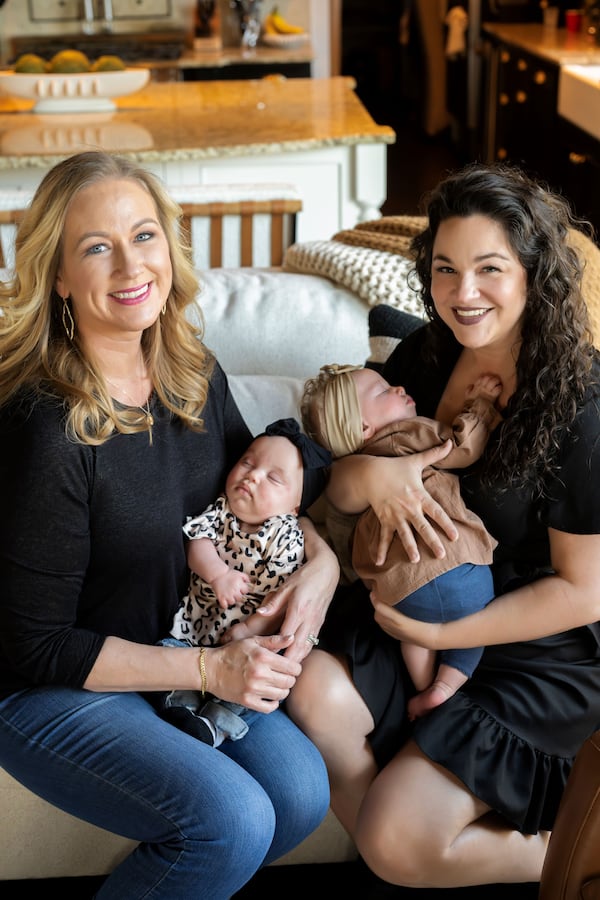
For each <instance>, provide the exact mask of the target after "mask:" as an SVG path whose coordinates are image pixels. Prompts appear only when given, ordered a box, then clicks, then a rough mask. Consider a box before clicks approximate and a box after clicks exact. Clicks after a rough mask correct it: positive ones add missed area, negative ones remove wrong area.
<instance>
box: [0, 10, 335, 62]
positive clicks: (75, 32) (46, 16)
mask: <svg viewBox="0 0 600 900" xmlns="http://www.w3.org/2000/svg"><path fill="white" fill-rule="evenodd" d="M217 2H218V3H219V9H220V20H221V27H222V30H224V31H226V32H227V33H226V34H224V35H223V37H224V41H223V43H224V44H231V43H235V41H236V39H237V38H236V33H235V32H236V30H237V28H238V26H237V19H236V17H235V13H233V11H232V9H231V4H230V2H229V0H217ZM312 2H314V0H312ZM320 2H321V3H324V4H326V5H328V3H329V0H320ZM275 5H277V6H278V8H279V10H280V12H281V13H282V15H288V16H289V17H290V21H293V22H295V23H296V24H298V25H302V26H303V27H304V28H305V29H306V30H309V20H310V7H311V6H312V3H311V2H309V0H279V2H277V0H262V3H260V10H261V18H264V16H265V15H266V14H267V13H269V12H271V10H272V8H273V6H275ZM195 9H196V0H5V3H4V5H3V6H2V7H1V8H0V65H7V64H9V63H10V62H12V61H13V60H14V57H15V47H17V48H19V47H22V46H24V45H26V44H27V42H28V41H29V42H31V41H35V40H36V39H38V38H39V39H40V42H44V43H45V44H46V45H47V44H48V43H49V42H52V41H54V40H56V41H64V43H65V44H68V41H69V38H70V37H71V36H73V37H78V36H81V35H87V36H89V35H93V36H95V37H96V38H109V37H110V35H111V34H114V35H119V36H126V35H152V34H154V35H155V36H158V35H161V36H162V35H164V36H165V38H167V37H169V36H177V35H179V36H181V41H182V44H183V42H185V43H186V44H188V45H191V43H192V40H191V38H192V37H193V29H194V21H195ZM232 23H233V24H232ZM173 52H176V51H175V49H174V51H173Z"/></svg>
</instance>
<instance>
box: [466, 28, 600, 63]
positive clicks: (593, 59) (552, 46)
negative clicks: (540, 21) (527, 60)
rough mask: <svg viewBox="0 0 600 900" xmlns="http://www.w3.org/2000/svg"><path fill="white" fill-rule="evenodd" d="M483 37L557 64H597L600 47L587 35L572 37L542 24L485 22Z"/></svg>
mask: <svg viewBox="0 0 600 900" xmlns="http://www.w3.org/2000/svg"><path fill="white" fill-rule="evenodd" d="M482 29H483V31H484V33H485V34H488V35H490V36H493V37H495V38H497V39H498V40H500V41H503V42H504V43H507V44H513V45H514V46H515V47H520V48H521V49H522V50H527V51H528V52H529V53H534V54H536V55H537V56H540V57H543V58H544V59H548V60H550V61H551V62H554V63H556V64H557V65H559V66H560V65H567V64H569V65H573V64H575V65H589V64H590V63H600V44H597V43H596V42H595V41H594V40H593V39H592V38H591V37H590V36H589V35H588V34H585V33H584V32H580V33H578V34H572V33H571V32H569V31H567V30H566V28H545V27H544V26H543V25H531V24H519V25H503V24H502V25H498V24H496V23H488V22H485V23H484V24H483V26H482Z"/></svg>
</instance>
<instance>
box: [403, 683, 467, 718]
mask: <svg viewBox="0 0 600 900" xmlns="http://www.w3.org/2000/svg"><path fill="white" fill-rule="evenodd" d="M455 692H456V688H453V687H450V685H449V684H446V682H445V681H439V680H436V681H433V682H432V683H431V684H430V685H429V687H428V688H426V689H425V690H424V691H421V693H420V694H416V695H415V696H414V697H411V699H410V700H409V701H408V718H409V720H410V721H411V722H414V720H415V719H418V718H420V717H421V716H425V715H427V713H428V712H430V711H431V710H432V709H435V707H436V706H441V704H442V703H445V701H446V700H447V699H448V697H451V696H452V695H453V694H454V693H455Z"/></svg>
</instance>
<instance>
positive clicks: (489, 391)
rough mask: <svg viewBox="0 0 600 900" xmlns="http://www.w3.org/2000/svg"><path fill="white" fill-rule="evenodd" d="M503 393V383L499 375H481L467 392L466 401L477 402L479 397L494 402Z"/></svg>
mask: <svg viewBox="0 0 600 900" xmlns="http://www.w3.org/2000/svg"><path fill="white" fill-rule="evenodd" d="M501 393H502V382H501V380H500V379H499V378H498V376H497V375H491V374H487V375H480V376H479V378H476V379H475V382H474V383H473V384H471V385H469V387H468V388H467V390H466V393H465V400H475V399H476V398H477V397H483V398H484V399H485V400H489V401H490V402H492V403H493V402H494V400H497V399H498V397H499V396H500V394H501Z"/></svg>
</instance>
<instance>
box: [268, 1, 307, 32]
mask: <svg viewBox="0 0 600 900" xmlns="http://www.w3.org/2000/svg"><path fill="white" fill-rule="evenodd" d="M263 29H264V32H265V34H304V28H301V27H300V25H292V24H291V22H288V21H287V20H286V19H284V17H283V16H281V15H280V14H279V10H278V8H277V7H276V6H274V7H273V9H272V10H271V12H270V13H269V15H268V16H265V20H264V22H263Z"/></svg>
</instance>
